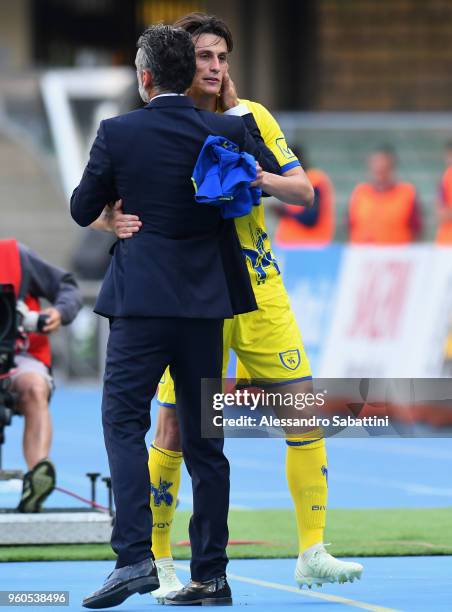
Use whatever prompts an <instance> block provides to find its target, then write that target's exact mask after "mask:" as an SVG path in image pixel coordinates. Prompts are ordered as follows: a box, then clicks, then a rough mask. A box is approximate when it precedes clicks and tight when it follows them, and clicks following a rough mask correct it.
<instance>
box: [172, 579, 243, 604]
mask: <svg viewBox="0 0 452 612" xmlns="http://www.w3.org/2000/svg"><path fill="white" fill-rule="evenodd" d="M165 604H167V605H170V606H194V605H202V606H232V597H231V589H230V588H229V584H228V582H227V580H226V576H220V577H219V578H212V580H206V581H205V582H193V581H190V582H189V583H188V584H187V585H185V586H184V588H183V589H181V590H180V591H173V592H172V593H169V594H168V595H167V596H166V597H165Z"/></svg>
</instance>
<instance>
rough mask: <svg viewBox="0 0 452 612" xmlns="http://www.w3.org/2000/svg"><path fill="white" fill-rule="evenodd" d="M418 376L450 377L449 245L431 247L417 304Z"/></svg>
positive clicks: (451, 279) (451, 274) (451, 290)
mask: <svg viewBox="0 0 452 612" xmlns="http://www.w3.org/2000/svg"><path fill="white" fill-rule="evenodd" d="M418 306H420V308H419V317H418V329H417V331H416V335H417V339H418V348H417V353H418V366H419V367H418V370H417V371H416V375H417V376H420V377H431V376H434V377H442V376H448V377H450V376H452V247H437V246H432V251H431V257H430V259H429V269H428V278H427V279H426V282H425V291H424V293H423V297H422V302H421V303H420V304H418Z"/></svg>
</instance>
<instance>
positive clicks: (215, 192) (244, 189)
mask: <svg viewBox="0 0 452 612" xmlns="http://www.w3.org/2000/svg"><path fill="white" fill-rule="evenodd" d="M255 179H256V161H255V159H254V157H253V156H252V155H250V154H249V153H240V151H239V148H238V146H237V145H236V144H234V143H233V142H231V141H230V140H228V139H227V138H224V137H222V136H208V137H207V138H206V140H205V142H204V145H203V147H202V149H201V153H200V154H199V156H198V159H197V161H196V165H195V167H194V170H193V176H192V181H193V185H194V187H195V200H196V201H197V202H198V203H199V204H210V205H211V206H217V207H219V208H220V209H221V215H222V217H223V218H224V219H231V218H233V217H243V216H244V215H247V214H249V213H250V212H251V210H252V208H253V206H257V205H258V204H259V203H260V199H261V196H262V190H261V189H259V188H258V187H250V183H251V182H252V181H254V180H255Z"/></svg>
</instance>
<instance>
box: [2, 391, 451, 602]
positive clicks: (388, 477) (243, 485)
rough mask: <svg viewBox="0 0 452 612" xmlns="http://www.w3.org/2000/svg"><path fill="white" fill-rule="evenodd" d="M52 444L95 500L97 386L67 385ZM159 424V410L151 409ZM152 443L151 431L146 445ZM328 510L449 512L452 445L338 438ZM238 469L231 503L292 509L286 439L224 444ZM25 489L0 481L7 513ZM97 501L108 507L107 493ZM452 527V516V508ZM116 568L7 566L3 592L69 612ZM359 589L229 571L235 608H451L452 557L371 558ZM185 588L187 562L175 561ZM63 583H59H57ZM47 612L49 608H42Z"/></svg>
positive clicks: (9, 445) (332, 448) (252, 564)
mask: <svg viewBox="0 0 452 612" xmlns="http://www.w3.org/2000/svg"><path fill="white" fill-rule="evenodd" d="M52 414H53V423H54V443H53V449H52V459H53V460H54V462H55V464H56V466H57V474H58V483H59V485H60V486H61V487H64V488H66V489H69V490H71V491H74V492H76V493H78V494H79V495H82V496H85V497H88V496H89V490H90V489H89V484H88V480H87V478H86V476H85V473H86V472H101V473H102V475H106V474H108V467H107V460H106V455H105V450H104V447H103V438H102V433H101V418H100V389H99V388H97V387H70V388H69V387H60V388H59V389H58V390H57V391H56V392H55V395H54V398H53V400H52ZM152 414H153V417H154V422H155V415H156V408H155V407H154V406H153V407H152ZM21 432H22V422H21V419H20V418H19V417H15V418H14V419H13V424H12V425H11V426H10V427H7V428H6V430H5V434H6V444H5V446H4V448H3V466H4V467H5V468H21V469H24V468H25V465H24V462H23V458H22V454H21ZM150 440H152V431H151V432H150V434H149V441H150ZM327 445H328V458H329V507H331V508H378V507H386V508H387V507H404V508H409V507H416V508H419V507H441V506H443V507H448V506H452V482H451V478H450V474H451V473H452V447H451V444H450V439H441V438H418V439H376V438H373V439H368V438H356V439H350V438H347V439H332V440H328V442H327ZM226 451H227V454H228V457H229V459H230V462H231V505H232V507H235V508H242V509H249V510H250V511H252V510H253V509H254V508H290V507H291V500H290V496H289V494H288V492H287V488H286V482H285V475H284V457H285V444H284V441H283V440H274V439H273V440H270V439H253V440H243V439H242V440H237V439H236V440H227V441H226ZM19 493H20V491H19V490H14V489H13V490H11V486H10V485H8V484H6V483H0V506H2V507H14V506H15V505H16V504H17V501H18V497H19ZM98 501H99V503H101V504H106V503H107V498H106V493H105V492H104V491H103V490H102V489H100V490H99V492H98ZM180 501H181V505H180V507H181V508H190V505H191V493H190V486H189V479H188V476H187V474H184V476H183V481H182V485H181V491H180ZM46 506H47V507H52V506H54V507H64V506H66V507H72V506H73V507H79V506H80V502H79V501H77V500H75V499H72V498H70V497H68V496H66V495H64V494H62V493H59V492H55V493H53V494H52V496H51V497H50V498H49V500H48V502H47V504H46ZM451 529H452V511H451ZM112 565H113V564H112V562H94V561H93V562H91V561H90V562H88V561H84V562H51V563H47V562H39V563H4V564H1V565H0V590H6V589H7V590H24V589H26V590H52V589H53V590H55V589H58V590H67V591H69V592H70V605H69V608H64V609H70V610H80V609H82V608H81V605H80V602H81V599H82V598H83V596H84V595H86V594H87V593H89V592H91V591H93V590H94V589H95V588H97V587H98V586H99V585H100V583H101V582H102V580H103V578H104V577H105V576H106V575H107V573H109V572H110V571H111V569H112ZM364 565H365V573H364V575H363V579H362V581H361V582H357V583H356V582H355V583H354V584H345V585H340V586H339V585H329V586H324V587H323V588H322V589H316V590H314V589H313V590H312V591H307V590H303V591H298V589H297V588H296V586H295V584H294V582H293V570H294V560H293V559H277V560H275V559H272V560H233V561H231V562H230V565H229V568H228V571H229V576H230V581H231V586H232V588H233V593H234V605H235V606H251V607H252V608H253V609H255V610H266V611H269V612H270V611H277V610H278V611H279V610H282V609H286V608H287V609H295V606H297V609H300V610H303V611H306V612H308V611H311V610H317V611H319V612H326V611H330V610H338V611H339V610H345V609H351V608H354V609H361V610H374V611H380V612H383V610H403V611H406V612H414V611H418V610H419V611H421V610H422V611H437V610H438V611H439V610H441V611H442V610H444V611H446V610H447V611H449V612H450V611H452V558H451V557H447V556H438V557H426V556H422V557H397V558H382V557H379V558H366V559H364ZM177 566H178V572H179V575H180V578H181V579H182V581H184V579H185V578H188V576H189V573H188V565H187V563H186V562H178V564H177ZM56 577H58V578H57V583H58V584H56V583H55V580H56ZM154 605H157V604H155V603H154V601H153V599H152V598H151V597H150V596H139V595H135V596H133V597H132V598H130V599H129V600H128V601H127V602H125V603H124V604H122V606H121V607H120V609H124V610H137V611H139V610H147V609H149V606H154ZM41 609H42V608H41Z"/></svg>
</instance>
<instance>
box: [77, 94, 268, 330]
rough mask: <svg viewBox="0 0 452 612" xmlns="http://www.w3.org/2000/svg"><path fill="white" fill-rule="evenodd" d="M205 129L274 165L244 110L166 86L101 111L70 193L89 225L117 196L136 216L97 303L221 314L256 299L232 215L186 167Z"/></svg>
mask: <svg viewBox="0 0 452 612" xmlns="http://www.w3.org/2000/svg"><path fill="white" fill-rule="evenodd" d="M209 134H213V135H220V136H225V137H226V138H228V139H229V140H232V141H233V142H235V143H236V144H237V145H238V146H239V147H240V149H241V150H246V151H247V152H249V153H251V154H253V155H254V156H255V157H256V159H257V160H258V161H259V162H260V163H261V165H262V166H263V167H264V169H267V170H270V171H278V169H279V166H278V164H277V162H276V159H275V158H274V156H273V155H272V154H271V152H270V151H269V150H268V149H267V148H266V147H265V145H264V144H263V142H262V141H261V142H260V143H259V142H257V141H258V140H259V139H256V138H253V137H252V136H251V135H250V133H249V132H248V130H247V129H246V127H245V123H244V121H243V120H242V118H239V117H230V116H225V115H218V114H215V113H210V112H207V111H203V110H199V109H197V108H195V107H194V105H193V102H192V101H191V99H190V98H188V97H186V96H163V97H158V98H156V99H154V100H152V101H151V102H150V103H149V104H148V105H147V106H145V107H144V108H142V109H139V110H136V111H133V112H131V113H127V114H125V115H120V116H119V117H114V118H112V119H108V120H106V121H102V122H101V124H100V127H99V130H98V133H97V137H96V140H95V141H94V144H93V146H92V149H91V153H90V159H89V163H88V165H87V167H86V169H85V172H84V174H83V177H82V180H81V182H80V185H79V186H78V187H77V189H75V191H74V193H73V194H72V198H71V214H72V217H73V218H74V219H75V221H76V222H77V223H79V224H80V225H82V226H87V225H89V224H90V223H92V222H93V221H94V220H95V219H97V218H98V217H99V215H100V213H101V212H102V210H103V208H104V206H105V205H106V204H108V203H111V202H114V201H115V200H117V199H119V198H122V201H123V210H124V212H125V213H129V214H135V215H138V216H139V217H140V219H141V221H142V223H143V225H142V227H141V229H140V231H139V232H138V233H136V234H135V235H134V236H133V237H132V238H130V239H127V240H119V241H118V242H117V243H116V245H115V248H114V251H113V257H112V261H111V263H110V266H109V268H108V270H107V272H106V275H105V278H104V281H103V284H102V288H101V291H100V294H99V297H98V299H97V302H96V306H95V311H96V312H98V313H99V314H102V315H105V316H117V317H129V316H135V317H189V318H192V317H193V318H220V319H222V318H227V317H231V316H233V315H234V314H239V313H241V312H249V311H251V310H255V309H256V302H255V299H254V294H253V291H252V288H251V283H250V279H249V274H248V271H247V268H246V263H245V259H244V257H243V254H242V252H241V248H240V243H239V241H238V238H237V234H236V232H235V227H234V223H233V221H225V220H223V219H222V218H221V215H220V211H219V210H218V209H217V208H214V207H210V206H201V205H198V204H196V203H195V201H194V188H193V185H192V182H191V176H192V172H193V168H194V166H195V163H196V159H197V157H198V155H199V152H200V150H201V148H202V145H203V143H204V140H205V139H206V137H207V136H208V135H209Z"/></svg>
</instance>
